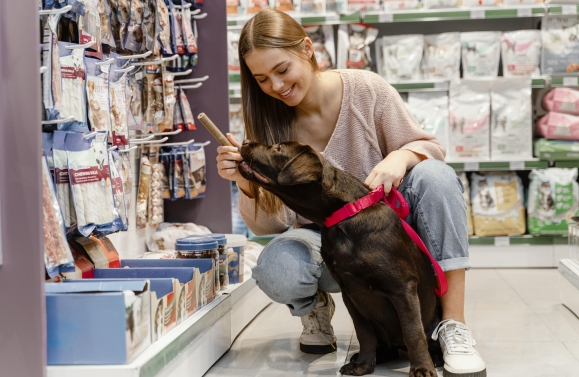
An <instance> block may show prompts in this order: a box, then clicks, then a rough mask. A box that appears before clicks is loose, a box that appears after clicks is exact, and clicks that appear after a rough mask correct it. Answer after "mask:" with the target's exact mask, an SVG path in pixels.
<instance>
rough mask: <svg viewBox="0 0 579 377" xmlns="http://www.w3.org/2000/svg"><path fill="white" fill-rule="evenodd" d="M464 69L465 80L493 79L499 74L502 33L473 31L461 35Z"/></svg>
mask: <svg viewBox="0 0 579 377" xmlns="http://www.w3.org/2000/svg"><path fill="white" fill-rule="evenodd" d="M460 40H461V44H462V69H463V77H464V78H465V79H493V78H495V77H497V75H498V73H499V59H500V57H501V33H500V32H498V31H473V32H466V33H460Z"/></svg>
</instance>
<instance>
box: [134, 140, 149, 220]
mask: <svg viewBox="0 0 579 377" xmlns="http://www.w3.org/2000/svg"><path fill="white" fill-rule="evenodd" d="M151 174H152V171H151V163H150V162H149V157H148V153H147V148H145V147H143V152H142V154H141V169H140V175H139V188H138V191H137V207H136V211H137V228H143V227H145V226H146V225H147V215H148V213H147V204H148V202H149V192H150V186H151Z"/></svg>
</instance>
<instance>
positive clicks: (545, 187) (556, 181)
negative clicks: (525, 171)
mask: <svg viewBox="0 0 579 377" xmlns="http://www.w3.org/2000/svg"><path fill="white" fill-rule="evenodd" d="M529 179H530V184H529V202H528V204H527V206H528V212H529V213H528V219H527V220H528V225H529V233H531V234H533V235H549V236H567V230H568V222H569V221H571V218H572V217H573V216H577V215H578V214H579V184H578V183H577V168H572V169H563V168H549V169H543V170H538V169H534V170H533V171H531V173H530V174H529Z"/></svg>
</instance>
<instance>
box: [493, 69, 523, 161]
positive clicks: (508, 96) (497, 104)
mask: <svg viewBox="0 0 579 377" xmlns="http://www.w3.org/2000/svg"><path fill="white" fill-rule="evenodd" d="M531 94H532V89H531V79H530V78H507V79H496V80H493V81H492V82H491V110H492V111H491V113H492V120H491V159H492V160H498V161H512V160H517V159H519V160H520V159H530V158H532V157H533V105H532V99H531Z"/></svg>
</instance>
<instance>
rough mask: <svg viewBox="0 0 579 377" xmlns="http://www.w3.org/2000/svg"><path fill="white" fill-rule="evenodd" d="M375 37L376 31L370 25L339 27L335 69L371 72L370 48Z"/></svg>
mask: <svg viewBox="0 0 579 377" xmlns="http://www.w3.org/2000/svg"><path fill="white" fill-rule="evenodd" d="M377 36H378V29H376V28H375V27H372V26H370V25H366V24H349V25H340V28H339V29H338V59H337V64H336V65H337V68H338V69H344V68H354V69H365V70H372V66H373V64H372V57H371V51H370V46H371V45H372V44H373V43H374V41H375V40H376V37H377Z"/></svg>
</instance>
